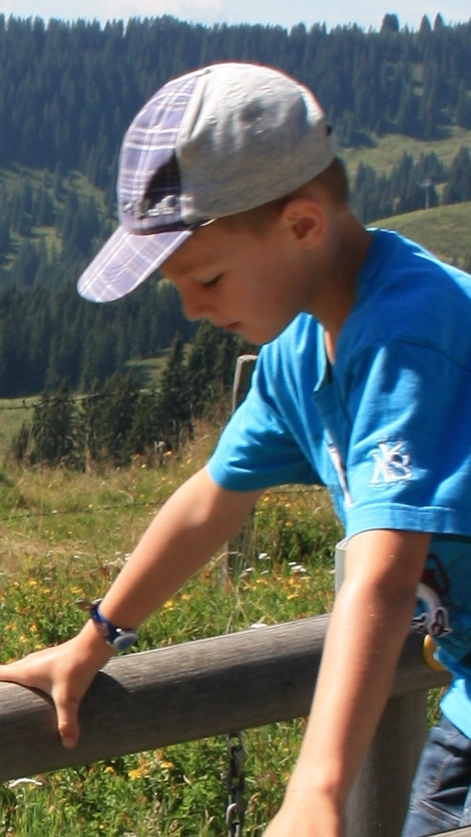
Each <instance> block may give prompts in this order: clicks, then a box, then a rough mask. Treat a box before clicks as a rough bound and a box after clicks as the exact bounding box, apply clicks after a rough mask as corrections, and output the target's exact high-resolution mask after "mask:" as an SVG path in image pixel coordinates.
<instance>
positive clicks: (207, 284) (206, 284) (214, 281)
mask: <svg viewBox="0 0 471 837" xmlns="http://www.w3.org/2000/svg"><path fill="white" fill-rule="evenodd" d="M221 276H222V273H220V274H219V275H218V276H215V277H214V279H210V280H209V282H203V286H204V287H205V288H213V287H214V285H217V283H218V282H219V280H220V278H221Z"/></svg>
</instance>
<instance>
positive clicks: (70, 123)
mask: <svg viewBox="0 0 471 837" xmlns="http://www.w3.org/2000/svg"><path fill="white" fill-rule="evenodd" d="M470 55H471V21H470V22H469V23H468V24H461V25H456V26H446V25H444V22H443V19H442V17H441V16H440V15H437V17H436V19H435V20H434V21H429V20H428V18H427V17H424V18H423V19H422V22H421V24H420V27H419V30H418V31H409V30H407V29H401V28H400V26H399V21H398V19H397V17H396V15H394V14H386V15H385V16H384V18H383V22H382V25H381V28H380V30H379V31H378V32H374V31H369V32H365V31H363V30H362V29H360V28H358V27H356V26H349V27H337V28H335V29H333V30H330V31H328V30H327V29H326V28H325V26H321V25H314V26H312V27H311V28H310V29H307V28H306V27H305V26H304V25H299V26H295V27H294V28H292V29H291V30H290V31H286V30H285V29H283V28H281V27H277V26H266V27H265V26H249V25H240V26H225V25H218V26H214V27H205V26H201V25H193V24H189V23H184V22H181V21H177V20H176V19H173V18H172V17H161V18H156V19H146V20H139V19H134V20H130V21H129V22H128V24H127V25H124V24H123V23H121V22H113V23H108V24H107V25H106V26H104V27H101V26H100V25H99V24H98V23H96V22H95V23H86V22H84V21H80V20H79V21H76V22H74V23H64V22H61V21H58V20H51V21H50V22H49V23H47V24H46V23H44V22H43V21H42V20H40V19H28V20H21V19H16V18H13V17H10V18H8V19H7V18H5V17H4V16H3V15H0V197H1V200H0V397H10V396H25V395H28V394H35V393H40V392H43V391H45V390H46V391H48V392H50V393H54V392H57V391H58V389H59V387H60V386H61V385H63V381H64V379H66V380H67V382H68V386H70V387H71V388H72V389H73V390H74V391H81V392H84V393H85V392H89V391H90V390H91V388H92V387H93V386H96V384H97V383H100V382H101V383H103V382H104V381H106V380H107V379H108V378H109V377H110V376H111V375H113V374H114V373H115V372H119V371H120V370H123V369H124V368H125V364H126V362H128V361H129V360H131V359H134V360H139V359H145V358H150V357H154V356H156V355H157V354H158V353H159V352H161V351H162V350H165V349H168V348H169V347H170V346H171V344H172V342H173V341H174V339H175V336H176V335H177V334H179V335H180V337H181V339H182V340H183V341H184V342H187V341H189V340H191V339H192V338H193V337H194V335H195V332H196V326H195V325H194V324H193V325H192V324H188V323H186V322H185V320H184V318H183V316H182V313H181V310H180V306H179V300H178V297H177V295H176V292H175V291H174V290H173V289H172V287H171V286H170V285H169V284H167V283H165V282H160V283H158V284H156V283H154V282H152V281H148V282H146V283H144V285H143V287H142V288H140V289H139V290H138V291H137V292H135V293H134V294H132V295H131V297H129V298H125V299H123V300H120V301H118V302H115V303H113V304H111V305H105V306H100V305H98V306H97V305H92V304H90V303H87V302H84V301H83V300H81V299H80V298H79V297H78V295H77V293H76V291H75V283H76V280H77V278H78V276H79V275H80V272H81V270H82V269H83V267H84V266H85V265H86V264H87V262H88V261H89V260H90V259H91V258H92V256H93V254H94V253H95V252H96V251H97V249H98V248H99V246H100V244H101V242H102V241H104V240H105V239H106V238H107V236H108V235H109V233H110V232H111V230H112V229H113V227H114V225H115V223H116V219H115V183H116V173H117V160H118V153H119V148H120V144H121V140H122V137H123V134H124V131H125V130H126V128H127V126H128V124H129V122H130V120H131V119H132V117H133V116H134V115H135V113H136V112H137V111H138V109H139V108H140V107H141V105H142V104H143V103H144V101H145V100H146V99H147V98H148V97H149V96H150V95H151V94H152V92H153V91H154V90H156V89H157V88H158V87H159V86H161V85H162V84H163V83H165V81H167V80H168V79H169V78H171V77H172V76H175V75H178V74H180V73H182V72H185V71H188V70H191V69H193V68H195V67H197V66H199V65H202V64H207V63H212V62H217V61H221V60H245V61H259V62H263V63H267V64H271V65H273V66H276V67H279V68H281V69H283V70H285V71H287V72H288V73H291V74H292V75H294V76H296V77H297V78H299V79H300V80H301V81H303V82H304V83H305V84H307V85H308V86H309V87H311V88H312V90H313V91H314V92H315V94H316V96H317V98H318V99H319V100H320V102H321V104H322V106H323V107H324V108H325V110H326V112H327V114H328V117H329V120H330V121H331V123H332V124H333V125H334V127H335V130H336V134H337V139H338V143H339V153H340V156H342V148H347V147H351V146H355V145H358V146H363V147H364V146H374V144H375V143H376V142H377V141H378V138H380V137H381V136H384V135H385V134H391V133H398V134H402V135H406V136H410V137H414V138H416V139H419V140H430V139H440V138H444V137H446V136H447V134H448V133H449V132H450V131H452V130H453V129H454V128H456V126H461V127H462V128H465V129H471V61H470V60H469V56H470ZM424 183H427V184H428V187H427V201H428V205H430V206H433V205H436V204H437V203H438V202H439V201H441V202H442V203H443V202H448V203H452V202H460V201H465V200H471V156H470V151H469V149H468V148H466V147H464V148H462V149H461V151H460V152H459V153H458V154H457V155H456V157H455V158H454V159H453V160H452V161H450V162H449V164H447V165H445V164H444V163H443V161H441V160H439V159H438V158H437V157H436V155H435V154H434V153H428V154H424V155H422V156H421V158H420V159H419V160H415V159H413V158H412V157H410V156H408V155H407V154H405V155H404V157H403V159H402V161H401V163H400V164H399V165H397V166H395V167H394V168H393V170H392V171H391V172H390V173H389V174H388V175H386V174H384V173H383V174H379V173H378V172H376V171H375V169H374V168H372V167H370V166H368V165H365V164H363V163H362V164H360V166H359V167H358V170H357V172H356V177H355V180H354V182H353V183H352V184H351V187H352V199H353V203H354V206H355V209H356V211H357V213H358V215H359V217H360V218H361V220H363V221H365V222H368V221H370V220H374V219H377V218H384V217H387V216H390V215H392V214H394V213H399V212H401V213H402V212H408V211H413V210H414V209H417V208H418V207H422V206H423V204H424ZM437 186H439V187H440V188H439V192H438V191H437V189H436V187H437ZM211 339H213V338H211ZM195 398H196V395H195Z"/></svg>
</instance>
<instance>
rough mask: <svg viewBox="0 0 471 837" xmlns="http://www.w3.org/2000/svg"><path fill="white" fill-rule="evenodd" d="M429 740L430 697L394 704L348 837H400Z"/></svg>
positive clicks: (339, 571)
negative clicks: (414, 783)
mask: <svg viewBox="0 0 471 837" xmlns="http://www.w3.org/2000/svg"><path fill="white" fill-rule="evenodd" d="M345 551H346V541H345V540H343V541H340V543H339V544H337V548H336V553H335V580H336V591H338V590H339V588H340V585H341V583H342V580H343V576H344V562H345ZM391 630H394V628H393V627H392V628H391ZM372 688H374V684H372ZM426 734H427V692H426V691H418V692H413V693H412V694H403V695H399V696H398V697H392V698H390V700H389V701H388V703H387V705H386V708H385V711H384V713H383V717H382V719H381V721H380V724H379V727H378V729H377V731H376V735H375V737H374V739H373V742H372V744H371V745H370V748H369V750H368V752H367V755H366V757H365V760H364V762H363V765H362V767H361V770H360V773H359V775H358V777H357V780H356V782H355V785H354V787H353V789H352V792H351V794H350V799H349V802H348V809H347V837H400V834H401V831H402V826H403V822H404V818H405V815H406V812H407V806H408V802H409V795H410V789H411V783H412V779H413V777H414V773H415V769H416V766H417V762H418V759H419V756H420V753H421V750H422V746H423V743H424V740H425V736H426Z"/></svg>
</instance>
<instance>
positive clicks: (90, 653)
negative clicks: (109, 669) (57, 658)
mask: <svg viewBox="0 0 471 837" xmlns="http://www.w3.org/2000/svg"><path fill="white" fill-rule="evenodd" d="M74 641H75V644H76V645H77V647H78V649H79V653H80V655H81V656H82V657H85V658H86V662H87V665H90V666H91V667H93V668H95V669H96V670H97V671H99V669H100V668H103V666H105V665H106V663H107V662H108V661H109V660H110V659H111V657H114V656H115V655H116V653H117V652H116V650H115V649H114V648H112V647H111V646H110V645H108V643H107V642H106V640H105V639H104V638H103V637H102V636H100V634H99V632H98V631H97V629H96V627H95V625H94V624H93V622H92V620H91V619H87V621H86V622H85V624H84V626H83V628H82V630H81V631H80V632H79V633H78V634H77V635H76V636H75V637H74Z"/></svg>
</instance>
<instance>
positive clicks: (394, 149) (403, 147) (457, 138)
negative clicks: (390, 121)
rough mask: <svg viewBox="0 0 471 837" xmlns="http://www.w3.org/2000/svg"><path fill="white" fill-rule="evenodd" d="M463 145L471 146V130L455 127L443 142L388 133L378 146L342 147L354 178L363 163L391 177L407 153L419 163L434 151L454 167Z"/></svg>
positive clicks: (344, 157)
mask: <svg viewBox="0 0 471 837" xmlns="http://www.w3.org/2000/svg"><path fill="white" fill-rule="evenodd" d="M462 145H468V146H470V147H471V131H466V130H465V129H464V128H454V129H453V131H451V132H450V135H449V136H447V137H445V138H443V139H437V140H425V141H423V140H416V139H413V138H412V137H406V136H404V135H403V134H387V135H386V136H384V137H380V138H378V140H377V144H376V145H375V146H374V147H356V148H342V149H341V152H340V156H341V157H342V159H343V161H344V163H345V165H346V167H347V170H348V173H349V175H350V177H351V178H352V179H353V178H354V177H355V174H356V170H357V168H358V165H359V163H360V162H363V163H365V164H367V165H369V166H373V168H374V169H376V170H377V172H378V174H390V172H391V170H392V168H393V167H394V166H396V165H398V163H400V161H401V158H402V157H403V155H404V154H409V155H411V156H412V157H414V158H415V160H419V158H420V155H421V154H430V153H431V152H432V151H433V152H434V153H435V154H436V155H437V157H438V158H439V159H440V160H443V162H444V163H446V164H447V165H450V163H451V162H452V160H453V158H454V157H455V156H456V154H457V153H458V151H459V150H460V148H461V146H462Z"/></svg>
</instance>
